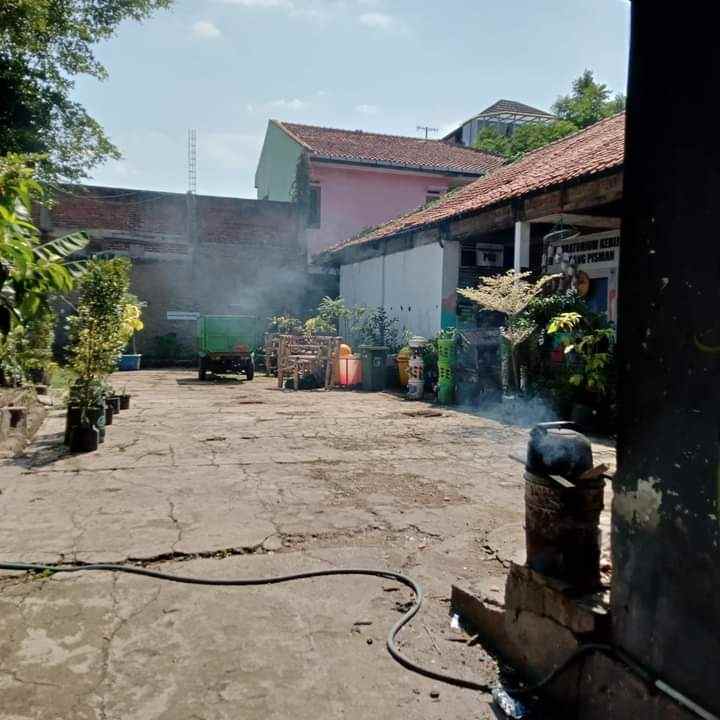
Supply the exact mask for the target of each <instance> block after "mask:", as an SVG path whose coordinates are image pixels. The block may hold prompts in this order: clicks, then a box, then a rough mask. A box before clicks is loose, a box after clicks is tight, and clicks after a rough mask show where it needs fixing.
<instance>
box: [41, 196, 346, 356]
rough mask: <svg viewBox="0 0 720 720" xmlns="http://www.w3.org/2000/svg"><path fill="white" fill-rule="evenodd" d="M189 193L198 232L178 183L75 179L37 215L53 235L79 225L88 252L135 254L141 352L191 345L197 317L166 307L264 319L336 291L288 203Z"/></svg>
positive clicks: (186, 349)
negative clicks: (314, 260) (169, 186)
mask: <svg viewBox="0 0 720 720" xmlns="http://www.w3.org/2000/svg"><path fill="white" fill-rule="evenodd" d="M191 202H194V203H195V207H196V218H197V220H196V227H197V230H196V233H195V236H196V238H197V240H196V241H195V242H193V239H192V237H191V233H189V230H188V198H187V197H186V196H185V195H182V194H178V193H157V192H152V191H145V190H143V191H132V190H124V189H114V188H102V187H92V186H88V187H78V186H72V187H67V188H66V192H63V193H58V195H57V197H56V205H55V207H53V209H52V210H51V211H50V212H49V213H47V212H43V213H42V215H40V214H39V216H38V218H37V220H38V222H39V223H40V225H41V227H43V229H44V230H46V231H47V232H48V233H49V234H50V235H51V236H53V237H55V236H58V235H61V234H65V233H68V232H73V231H78V230H79V231H84V232H86V233H87V234H88V235H89V236H90V238H91V243H90V246H89V252H90V253H98V252H108V251H111V252H115V253H118V254H123V255H128V256H129V257H130V258H131V259H132V261H133V275H132V290H133V292H135V293H136V294H137V295H138V296H139V297H140V298H141V299H142V300H144V301H146V302H147V307H146V309H145V310H144V321H145V329H144V330H143V331H142V332H141V333H139V335H138V337H137V345H138V351H139V352H142V353H143V354H145V355H147V356H148V358H150V357H152V356H154V357H155V358H156V359H165V360H169V359H172V358H167V357H163V356H164V355H168V354H169V353H171V354H174V355H182V356H192V355H193V353H194V343H195V323H194V322H192V321H187V320H184V321H178V320H168V319H167V312H168V311H169V310H176V311H184V312H200V313H204V314H253V315H257V316H258V317H260V318H262V319H263V320H265V319H266V318H268V317H270V316H271V315H273V314H276V313H280V312H283V313H291V314H294V315H303V314H307V312H308V311H310V310H311V309H312V308H314V307H316V306H317V303H318V302H319V301H320V299H321V298H322V297H323V295H326V294H330V295H335V294H337V278H336V277H335V276H327V275H318V274H315V273H309V272H308V271H307V257H306V251H305V248H304V246H303V242H302V233H301V223H300V219H299V217H298V214H297V211H296V209H295V206H294V205H292V204H291V203H281V202H271V201H261V200H243V199H237V198H224V197H211V196H202V195H201V196H197V197H195V198H193V199H192V200H191ZM168 348H171V350H168ZM172 348H174V349H172Z"/></svg>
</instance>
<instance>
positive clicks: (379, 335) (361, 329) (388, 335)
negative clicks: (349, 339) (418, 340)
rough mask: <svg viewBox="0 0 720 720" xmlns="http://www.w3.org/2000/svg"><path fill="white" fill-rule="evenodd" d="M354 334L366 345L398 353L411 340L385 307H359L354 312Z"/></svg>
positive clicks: (408, 334)
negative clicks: (377, 346)
mask: <svg viewBox="0 0 720 720" xmlns="http://www.w3.org/2000/svg"><path fill="white" fill-rule="evenodd" d="M352 333H353V335H355V336H356V337H357V338H358V340H359V342H360V343H362V344H364V345H379V346H384V347H387V348H388V349H389V350H390V352H391V353H394V352H397V351H398V350H399V349H400V348H401V347H402V346H403V345H406V344H407V342H408V340H409V339H410V333H409V332H408V331H407V330H406V329H405V328H402V327H401V326H400V321H399V320H398V318H396V317H391V316H390V315H388V312H387V310H385V308H384V307H382V306H378V307H372V308H365V307H357V308H354V309H353V311H352Z"/></svg>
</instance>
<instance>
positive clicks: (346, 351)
mask: <svg viewBox="0 0 720 720" xmlns="http://www.w3.org/2000/svg"><path fill="white" fill-rule="evenodd" d="M348 355H352V348H351V347H350V346H349V345H346V344H345V343H342V345H340V357H347V356H348Z"/></svg>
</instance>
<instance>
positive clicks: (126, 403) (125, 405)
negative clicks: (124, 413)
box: [118, 395, 130, 410]
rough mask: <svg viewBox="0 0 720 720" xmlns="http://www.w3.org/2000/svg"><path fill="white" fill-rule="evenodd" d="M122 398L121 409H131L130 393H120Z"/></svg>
mask: <svg viewBox="0 0 720 720" xmlns="http://www.w3.org/2000/svg"><path fill="white" fill-rule="evenodd" d="M118 397H119V398H120V409H121V410H129V409H130V395H119V396H118Z"/></svg>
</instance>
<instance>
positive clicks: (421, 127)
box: [417, 125, 438, 140]
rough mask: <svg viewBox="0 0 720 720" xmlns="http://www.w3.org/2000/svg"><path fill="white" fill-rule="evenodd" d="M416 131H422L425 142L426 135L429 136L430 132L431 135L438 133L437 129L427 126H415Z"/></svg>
mask: <svg viewBox="0 0 720 720" xmlns="http://www.w3.org/2000/svg"><path fill="white" fill-rule="evenodd" d="M417 129H418V130H422V131H423V132H424V133H425V139H426V140H427V139H428V135H429V134H430V133H431V132H432V133H436V132H437V131H438V129H437V128H434V127H429V126H428V125H418V126H417Z"/></svg>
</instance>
